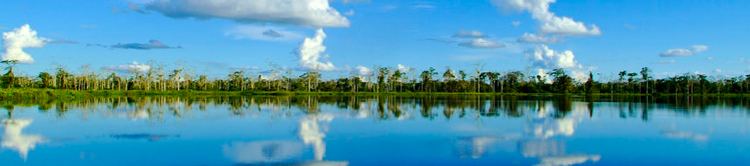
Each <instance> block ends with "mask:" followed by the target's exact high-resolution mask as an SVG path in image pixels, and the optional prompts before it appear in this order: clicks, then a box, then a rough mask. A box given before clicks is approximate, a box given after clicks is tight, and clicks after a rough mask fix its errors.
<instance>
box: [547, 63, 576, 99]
mask: <svg viewBox="0 0 750 166" xmlns="http://www.w3.org/2000/svg"><path fill="white" fill-rule="evenodd" d="M548 75H550V76H552V77H553V78H554V80H553V82H552V88H553V90H554V91H555V92H557V93H569V92H572V89H573V78H571V77H570V76H568V75H567V74H566V73H565V70H564V69H561V68H558V69H555V70H552V72H550V73H548Z"/></svg>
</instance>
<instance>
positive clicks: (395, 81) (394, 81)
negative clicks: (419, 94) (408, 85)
mask: <svg viewBox="0 0 750 166" xmlns="http://www.w3.org/2000/svg"><path fill="white" fill-rule="evenodd" d="M403 76H404V73H403V72H401V70H395V71H393V74H392V75H391V76H390V77H388V82H389V83H390V84H391V87H398V89H397V91H401V79H402V78H403Z"/></svg>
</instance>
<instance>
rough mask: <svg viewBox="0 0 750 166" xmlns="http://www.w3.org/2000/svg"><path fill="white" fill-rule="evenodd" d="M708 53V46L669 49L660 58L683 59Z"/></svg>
mask: <svg viewBox="0 0 750 166" xmlns="http://www.w3.org/2000/svg"><path fill="white" fill-rule="evenodd" d="M705 51H708V46H706V45H693V46H692V47H691V48H672V49H668V50H666V51H664V52H662V53H661V54H659V56H661V57H682V56H693V55H696V54H698V53H701V52H705Z"/></svg>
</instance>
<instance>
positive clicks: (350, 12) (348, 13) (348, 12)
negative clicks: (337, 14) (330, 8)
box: [344, 9, 357, 17]
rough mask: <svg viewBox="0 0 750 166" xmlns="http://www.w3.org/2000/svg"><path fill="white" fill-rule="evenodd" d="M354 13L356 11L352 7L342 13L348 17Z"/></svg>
mask: <svg viewBox="0 0 750 166" xmlns="http://www.w3.org/2000/svg"><path fill="white" fill-rule="evenodd" d="M355 14H357V12H355V11H354V10H352V9H349V10H348V11H346V12H344V15H345V16H349V17H351V16H354V15H355Z"/></svg>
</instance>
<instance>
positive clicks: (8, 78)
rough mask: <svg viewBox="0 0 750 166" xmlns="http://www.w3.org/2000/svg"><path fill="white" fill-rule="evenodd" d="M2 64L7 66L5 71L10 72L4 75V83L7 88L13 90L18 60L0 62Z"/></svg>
mask: <svg viewBox="0 0 750 166" xmlns="http://www.w3.org/2000/svg"><path fill="white" fill-rule="evenodd" d="M0 63H3V64H5V65H6V67H5V69H6V70H8V72H7V73H5V74H4V75H3V78H2V82H3V83H4V84H5V85H6V87H7V88H11V87H13V86H14V85H15V77H16V76H15V75H14V74H13V67H15V65H16V64H17V63H18V60H4V61H0Z"/></svg>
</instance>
